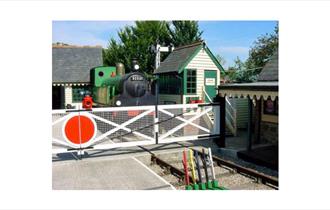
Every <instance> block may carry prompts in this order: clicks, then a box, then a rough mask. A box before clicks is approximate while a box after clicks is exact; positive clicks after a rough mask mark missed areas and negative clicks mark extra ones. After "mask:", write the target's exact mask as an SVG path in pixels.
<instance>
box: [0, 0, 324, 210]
mask: <svg viewBox="0 0 330 210" xmlns="http://www.w3.org/2000/svg"><path fill="white" fill-rule="evenodd" d="M329 11H330V3H329V2H326V1H323V2H313V1H311V2H307V1H290V2H285V1H279V2H274V1H254V2H252V1H231V2H215V1H210V2H206V1H191V2H189V1H182V2H174V1H169V2H162V1H156V2H154V1H146V2H138V1H132V2H128V1H122V2H106V1H100V2H88V1H72V2H65V1H59V2H42V1H36V2H29V1H22V2H17V1H16V2H9V1H8V2H0V74H1V82H0V85H1V93H2V94H1V97H2V99H1V103H0V110H1V114H0V119H1V122H2V123H1V129H0V131H1V141H0V142H1V144H0V148H1V151H0V193H1V195H0V208H5V209H8V208H33V209H63V208H65V209H71V208H79V209H100V208H115V209H131V208H136V209H155V208H157V209H168V208H175V209H178V208H186V209H206V208H209V209H220V208H225V209H243V208H244V209H245V208H248V209H265V208H270V209H278V208H285V209H288V208H289V209H290V208H299V209H305V208H307V209H311V208H312V209H316V208H326V207H327V208H330V204H329V192H328V189H329V188H330V183H329V180H330V171H329V167H330V163H329V162H330V158H329V151H330V150H329V149H330V143H329V142H330V138H329V130H328V129H329V128H328V127H329V126H328V125H329V121H328V119H329V108H328V106H329V93H328V91H329V90H330V88H329V74H328V72H329V71H330V69H329V56H330V53H329V49H330V44H329V38H330V31H329V19H330V17H329V16H330V13H329ZM137 19H139V20H146V19H167V20H172V19H194V20H279V28H280V32H279V34H280V51H279V52H280V53H279V56H280V100H281V103H280V130H279V139H280V140H279V141H280V154H279V157H280V173H279V174H280V177H279V183H280V190H279V191H270V192H268V191H266V192H264V191H217V192H213V191H204V192H193V191H191V192H185V191H181V192H180V191H176V192H158V191H157V192H154V191H143V192H141V191H140V192H137V191H52V185H51V182H52V173H51V172H52V166H51V75H52V74H51V71H52V69H51V68H52V65H51V63H52V60H51V56H52V51H51V50H52V49H51V43H52V37H51V36H52V20H137ZM206 203H208V204H209V205H206Z"/></svg>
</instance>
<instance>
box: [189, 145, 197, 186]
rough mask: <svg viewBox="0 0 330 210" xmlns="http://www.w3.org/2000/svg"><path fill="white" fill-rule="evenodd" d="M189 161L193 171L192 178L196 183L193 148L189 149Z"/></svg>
mask: <svg viewBox="0 0 330 210" xmlns="http://www.w3.org/2000/svg"><path fill="white" fill-rule="evenodd" d="M189 163H190V167H191V172H192V179H193V182H194V184H196V174H195V164H194V156H193V151H192V150H191V149H189Z"/></svg>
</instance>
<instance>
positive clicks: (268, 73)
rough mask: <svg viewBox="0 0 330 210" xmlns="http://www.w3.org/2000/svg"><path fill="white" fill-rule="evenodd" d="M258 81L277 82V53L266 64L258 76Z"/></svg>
mask: <svg viewBox="0 0 330 210" xmlns="http://www.w3.org/2000/svg"><path fill="white" fill-rule="evenodd" d="M258 81H278V51H276V52H275V53H274V55H273V56H272V57H271V58H270V59H269V61H268V62H267V63H266V65H265V66H264V68H263V69H262V71H261V72H260V74H259V78H258Z"/></svg>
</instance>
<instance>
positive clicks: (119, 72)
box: [116, 63, 125, 76]
mask: <svg viewBox="0 0 330 210" xmlns="http://www.w3.org/2000/svg"><path fill="white" fill-rule="evenodd" d="M124 74H125V66H124V64H122V63H116V75H117V76H123V75H124Z"/></svg>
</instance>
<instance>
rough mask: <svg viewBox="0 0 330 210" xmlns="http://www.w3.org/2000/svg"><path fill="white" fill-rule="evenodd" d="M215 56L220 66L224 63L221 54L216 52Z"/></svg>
mask: <svg viewBox="0 0 330 210" xmlns="http://www.w3.org/2000/svg"><path fill="white" fill-rule="evenodd" d="M215 57H216V58H217V60H218V61H219V63H220V64H221V66H224V65H225V64H226V60H225V58H224V57H223V56H221V55H219V54H218V55H216V56H215Z"/></svg>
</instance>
